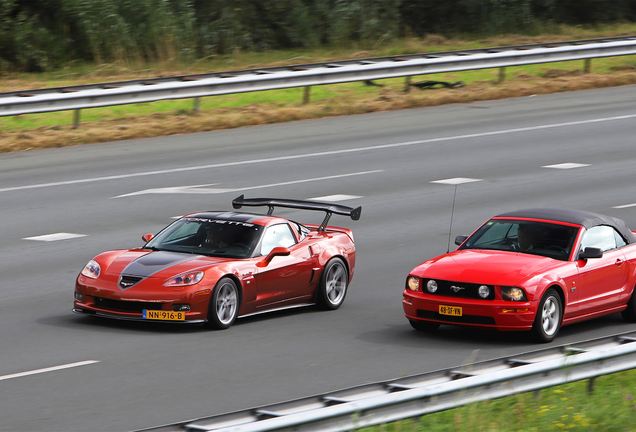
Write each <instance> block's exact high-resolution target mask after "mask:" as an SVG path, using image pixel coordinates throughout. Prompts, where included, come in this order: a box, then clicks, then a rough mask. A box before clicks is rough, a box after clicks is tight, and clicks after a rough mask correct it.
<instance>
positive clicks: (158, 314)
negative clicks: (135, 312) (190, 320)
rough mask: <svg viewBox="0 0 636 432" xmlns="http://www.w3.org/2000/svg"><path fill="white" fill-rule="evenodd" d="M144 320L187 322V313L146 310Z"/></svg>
mask: <svg viewBox="0 0 636 432" xmlns="http://www.w3.org/2000/svg"><path fill="white" fill-rule="evenodd" d="M143 317H144V319H149V320H162V321H183V320H185V312H173V311H160V310H145V309H144V315H143Z"/></svg>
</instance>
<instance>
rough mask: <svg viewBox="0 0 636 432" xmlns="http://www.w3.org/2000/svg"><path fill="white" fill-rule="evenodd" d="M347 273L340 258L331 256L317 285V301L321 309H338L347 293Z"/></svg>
mask: <svg viewBox="0 0 636 432" xmlns="http://www.w3.org/2000/svg"><path fill="white" fill-rule="evenodd" d="M348 283H349V274H348V273H347V267H346V266H345V264H344V263H343V262H342V260H341V259H340V258H332V259H331V260H330V261H329V262H328V263H327V265H326V266H325V269H324V270H323V272H322V278H321V279H320V283H319V285H318V293H317V299H316V300H317V302H318V305H319V306H320V307H321V308H323V309H329V310H333V309H338V308H339V307H340V305H341V304H342V302H343V301H344V299H345V296H346V295H347V284H348Z"/></svg>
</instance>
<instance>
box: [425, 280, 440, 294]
mask: <svg viewBox="0 0 636 432" xmlns="http://www.w3.org/2000/svg"><path fill="white" fill-rule="evenodd" d="M426 289H427V290H428V292H430V293H434V292H435V291H437V281H436V280H434V279H430V280H429V281H428V282H426Z"/></svg>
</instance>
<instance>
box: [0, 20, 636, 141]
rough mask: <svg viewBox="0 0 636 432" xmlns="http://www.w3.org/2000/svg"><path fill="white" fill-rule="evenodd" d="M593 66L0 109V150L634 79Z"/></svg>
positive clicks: (335, 52) (346, 53) (6, 84)
mask: <svg viewBox="0 0 636 432" xmlns="http://www.w3.org/2000/svg"><path fill="white" fill-rule="evenodd" d="M629 34H636V25H633V24H632V25H621V26H611V27H605V28H602V29H591V30H584V29H580V28H565V27H564V28H563V29H562V33H560V34H553V35H543V36H537V37H527V36H514V35H505V36H500V37H496V38H488V39H480V40H449V39H445V38H444V37H441V36H435V35H431V36H428V37H426V38H424V39H404V40H400V41H395V42H392V44H390V45H389V44H382V45H381V46H371V47H364V46H352V47H349V48H339V49H318V50H313V51H277V52H271V53H240V52H237V53H235V54H234V55H232V56H225V57H222V58H212V59H206V60H204V61H201V62H198V63H196V64H193V65H188V67H186V68H184V67H180V65H177V64H174V63H171V62H166V63H163V64H156V65H151V66H149V65H141V64H130V65H123V64H120V63H118V64H112V65H100V66H95V65H93V66H91V65H75V66H72V67H68V68H66V69H65V70H63V71H57V72H51V73H46V74H35V75H24V74H9V75H5V76H3V77H2V80H1V81H0V91H12V90H28V89H34V88H45V87H63V86H68V85H77V84H87V83H96V82H108V81H120V80H129V79H136V78H152V77H157V76H167V75H183V74H190V73H200V72H204V71H220V70H232V69H233V70H239V69H251V68H259V67H265V66H281V65H286V64H299V63H313V62H324V61H337V60H339V59H351V58H363V57H376V56H387V55H399V54H412V53H421V52H435V51H452V50H460V49H469V48H486V47H494V46H506V45H518V44H531V43H543V42H556V41H560V40H575V39H587V38H597V37H611V36H625V35H629ZM361 48H366V49H361ZM591 66H592V68H591V73H587V74H586V73H583V71H582V70H583V68H584V62H583V61H571V62H562V63H551V64H540V65H528V66H519V67H512V68H507V69H506V76H505V80H504V81H503V82H498V78H499V70H498V69H486V70H478V71H466V72H460V73H448V74H437V75H422V76H417V77H411V83H417V82H421V81H427V80H434V81H445V82H457V81H462V82H463V84H464V85H463V86H462V87H459V88H455V89H446V88H441V89H427V90H421V89H418V88H415V87H410V88H409V91H408V92H406V91H405V89H406V88H407V86H406V79H405V78H399V79H398V78H396V79H387V80H378V81H376V82H375V84H377V85H372V86H369V85H365V84H364V83H362V82H354V83H346V84H335V85H325V86H314V87H312V88H311V99H310V102H309V103H308V104H303V93H304V88H293V89H284V90H271V91H266V92H255V93H243V94H234V95H226V96H211V97H205V98H202V99H201V104H200V109H199V111H198V112H194V111H193V107H194V101H193V100H192V99H184V100H176V101H159V102H153V103H142V104H131V105H120V106H113V107H105V108H95V109H86V110H82V111H81V124H80V127H79V128H77V129H73V128H72V123H73V112H71V111H62V112H54V113H45V114H29V115H21V116H13V117H0V152H12V151H24V150H32V149H39V148H51V147H63V146H68V145H78V144H87V143H97V142H108V141H117V140H126V139H136V138H149V137H157V136H165V135H176V134H184V133H193V132H204V131H212V130H218V129H228V128H236V127H243V126H252V125H263V124H269V123H280V122H286V121H295V120H306V119H317V118H323V117H329V116H341V115H352V114H362V113H369V112H378V111H388V110H400V109H409V108H418V107H428V106H436V105H443V104H449V103H467V102H478V101H483V100H493V99H502V98H509V97H522V96H530V95H536V94H547V93H555V92H563V91H573V90H582V89H592V88H601V87H610V86H619V85H626V84H636V59H635V58H634V56H625V57H611V58H603V59H594V60H592V62H591Z"/></svg>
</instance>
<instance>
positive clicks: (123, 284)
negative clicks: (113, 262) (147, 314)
mask: <svg viewBox="0 0 636 432" xmlns="http://www.w3.org/2000/svg"><path fill="white" fill-rule="evenodd" d="M142 279H143V278H140V277H138V276H122V277H121V278H119V287H120V288H121V289H122V290H125V289H128V288H131V287H132V286H133V285H135V284H136V283H137V282H139V281H140V280H142Z"/></svg>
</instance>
